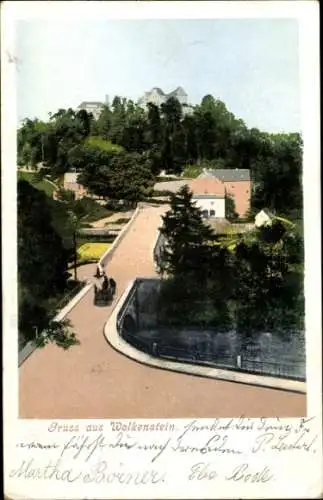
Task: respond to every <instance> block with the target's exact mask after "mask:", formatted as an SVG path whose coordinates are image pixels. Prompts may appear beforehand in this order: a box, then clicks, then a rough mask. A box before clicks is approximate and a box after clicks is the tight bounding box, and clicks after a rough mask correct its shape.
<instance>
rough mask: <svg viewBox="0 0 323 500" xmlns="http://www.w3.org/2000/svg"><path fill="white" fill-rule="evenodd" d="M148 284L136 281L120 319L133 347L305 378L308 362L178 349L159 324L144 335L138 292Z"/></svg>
mask: <svg viewBox="0 0 323 500" xmlns="http://www.w3.org/2000/svg"><path fill="white" fill-rule="evenodd" d="M146 281H147V282H151V281H152V280H149V279H147V280H145V279H137V280H135V282H134V284H133V286H132V287H131V289H130V291H129V293H128V296H127V298H126V300H125V301H124V303H123V305H122V307H121V309H120V311H119V313H118V316H117V330H118V333H119V335H120V336H121V337H122V338H123V339H124V340H125V341H126V342H128V343H129V344H131V345H133V347H135V348H137V349H139V350H141V351H143V352H145V353H147V354H150V355H152V356H156V357H159V358H163V359H169V360H173V361H177V362H183V363H194V364H198V365H203V366H210V367H212V368H223V369H229V370H235V371H239V372H246V373H253V374H261V375H266V376H274V377H281V378H288V379H293V380H299V381H304V380H305V379H306V377H305V360H301V359H295V360H293V362H287V361H286V360H283V359H281V360H280V362H272V361H268V360H266V359H264V358H263V357H262V355H261V353H259V351H257V353H255V355H254V356H252V354H250V353H247V352H245V351H244V350H243V349H240V351H238V352H236V353H235V354H234V355H233V354H225V353H221V352H215V351H212V349H211V350H208V351H207V352H205V351H204V352H203V351H202V349H201V346H198V345H195V346H194V347H192V348H190V347H189V346H185V347H184V346H183V347H181V346H175V345H171V344H170V343H167V341H165V335H164V334H163V333H164V332H163V329H162V328H160V325H157V326H156V328H155V329H154V330H152V331H151V335H149V331H148V335H147V331H146V332H145V335H144V334H143V332H141V324H142V321H141V319H140V315H141V309H142V308H141V307H140V304H139V302H140V298H141V294H140V293H138V289H140V286H141V285H144V284H145V282H146ZM155 281H156V280H155ZM187 331H189V329H188V330H187ZM153 332H154V333H153ZM184 333H185V332H184ZM215 335H216V333H215Z"/></svg>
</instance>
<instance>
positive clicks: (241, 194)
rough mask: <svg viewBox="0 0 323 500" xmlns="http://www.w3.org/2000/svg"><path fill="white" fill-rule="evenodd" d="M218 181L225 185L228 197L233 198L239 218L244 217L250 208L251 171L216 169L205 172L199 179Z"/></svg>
mask: <svg viewBox="0 0 323 500" xmlns="http://www.w3.org/2000/svg"><path fill="white" fill-rule="evenodd" d="M207 178H211V179H218V180H219V181H221V182H222V183H223V184H224V188H225V192H226V195H228V196H231V198H232V199H233V201H234V203H235V211H236V212H237V214H238V215H239V217H244V216H245V215H246V213H247V212H248V210H249V208H250V199H251V189H252V183H251V178H250V170H248V169H242V168H240V169H239V168H236V169H215V170H204V171H203V172H202V173H201V174H200V175H199V176H198V179H207Z"/></svg>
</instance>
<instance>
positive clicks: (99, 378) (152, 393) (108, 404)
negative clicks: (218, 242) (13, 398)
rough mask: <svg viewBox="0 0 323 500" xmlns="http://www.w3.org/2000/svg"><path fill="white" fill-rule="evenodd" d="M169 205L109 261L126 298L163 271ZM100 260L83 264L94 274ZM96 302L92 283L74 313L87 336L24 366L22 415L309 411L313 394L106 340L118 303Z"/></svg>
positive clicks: (148, 211) (149, 212)
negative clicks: (140, 357) (160, 248)
mask: <svg viewBox="0 0 323 500" xmlns="http://www.w3.org/2000/svg"><path fill="white" fill-rule="evenodd" d="M164 210H165V207H155V206H146V207H145V208H143V209H142V210H141V211H140V213H139V215H138V217H137V219H136V220H135V221H134V223H133V225H132V226H131V228H130V230H129V232H128V233H127V235H126V236H125V238H124V239H123V241H122V242H121V243H120V246H119V247H118V249H117V251H116V252H115V254H114V256H113V258H112V260H111V262H110V263H109V265H108V268H107V274H108V275H110V276H113V277H114V278H115V280H116V282H117V286H118V290H117V292H118V293H117V295H118V297H120V295H121V294H122V292H123V291H124V289H125V288H126V286H127V284H128V283H129V281H130V280H132V279H133V278H134V277H136V276H142V277H151V276H154V275H155V268H154V263H153V260H152V251H153V246H154V242H155V237H156V236H157V234H156V231H157V228H158V226H159V225H160V216H161V214H162V213H163V212H164ZM94 268H95V266H93V265H89V266H84V267H83V268H81V269H79V274H80V275H81V276H82V277H84V278H91V277H92V275H93V273H94V271H95V269H94ZM113 306H114V304H112V306H110V307H102V308H100V307H95V306H94V305H93V291H92V290H91V291H90V293H88V294H87V295H86V296H85V297H84V298H83V299H82V300H81V301H80V302H79V303H78V304H77V305H76V307H75V308H74V309H73V310H72V311H71V312H70V314H69V316H68V318H69V319H70V320H71V322H72V324H73V327H74V329H75V331H76V333H77V336H78V338H79V340H80V342H81V344H80V345H79V346H75V347H72V348H70V349H69V350H67V351H63V350H62V349H60V348H58V347H56V346H54V345H48V346H46V347H45V348H44V349H38V350H36V351H35V352H34V353H33V354H32V355H31V356H30V357H29V358H28V359H27V360H26V361H25V363H24V364H23V365H22V366H21V368H20V369H19V416H20V417H21V418H48V419H54V418H56V419H57V418H189V417H201V418H202V417H209V418H212V417H233V416H240V415H245V416H246V417H260V416H268V417H270V416H277V415H279V416H281V417H293V416H295V417H296V416H302V415H305V414H306V396H305V395H302V394H295V393H289V392H286V391H280V390H274V389H267V388H259V387H253V386H248V385H244V384H237V383H232V382H226V381H218V380H212V379H207V378H201V377H196V376H191V375H185V374H180V373H173V372H168V371H165V370H160V369H155V368H153V367H149V366H145V365H141V364H139V363H136V362H135V361H132V360H130V359H128V358H127V357H125V356H123V355H122V354H119V353H117V352H116V351H115V350H114V349H113V348H112V347H110V345H109V344H108V343H107V342H106V340H105V338H104V335H103V326H104V323H105V322H106V320H107V318H108V316H109V315H110V313H111V310H112V309H111V307H113Z"/></svg>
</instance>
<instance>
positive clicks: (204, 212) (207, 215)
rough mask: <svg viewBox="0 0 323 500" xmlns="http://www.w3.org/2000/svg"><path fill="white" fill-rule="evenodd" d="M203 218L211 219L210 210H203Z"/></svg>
mask: <svg viewBox="0 0 323 500" xmlns="http://www.w3.org/2000/svg"><path fill="white" fill-rule="evenodd" d="M202 217H203V219H208V217H209V211H208V210H203V211H202Z"/></svg>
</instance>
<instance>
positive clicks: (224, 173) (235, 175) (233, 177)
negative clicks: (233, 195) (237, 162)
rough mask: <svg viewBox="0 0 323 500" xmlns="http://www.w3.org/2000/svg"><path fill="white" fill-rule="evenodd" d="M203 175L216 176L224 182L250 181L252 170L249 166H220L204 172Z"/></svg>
mask: <svg viewBox="0 0 323 500" xmlns="http://www.w3.org/2000/svg"><path fill="white" fill-rule="evenodd" d="M201 177H216V178H217V179H219V180H220V181H222V182H238V181H250V170H248V169H247V168H228V169H226V168H218V169H215V170H207V171H206V172H203V173H202V174H201Z"/></svg>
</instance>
